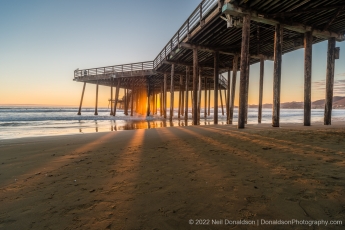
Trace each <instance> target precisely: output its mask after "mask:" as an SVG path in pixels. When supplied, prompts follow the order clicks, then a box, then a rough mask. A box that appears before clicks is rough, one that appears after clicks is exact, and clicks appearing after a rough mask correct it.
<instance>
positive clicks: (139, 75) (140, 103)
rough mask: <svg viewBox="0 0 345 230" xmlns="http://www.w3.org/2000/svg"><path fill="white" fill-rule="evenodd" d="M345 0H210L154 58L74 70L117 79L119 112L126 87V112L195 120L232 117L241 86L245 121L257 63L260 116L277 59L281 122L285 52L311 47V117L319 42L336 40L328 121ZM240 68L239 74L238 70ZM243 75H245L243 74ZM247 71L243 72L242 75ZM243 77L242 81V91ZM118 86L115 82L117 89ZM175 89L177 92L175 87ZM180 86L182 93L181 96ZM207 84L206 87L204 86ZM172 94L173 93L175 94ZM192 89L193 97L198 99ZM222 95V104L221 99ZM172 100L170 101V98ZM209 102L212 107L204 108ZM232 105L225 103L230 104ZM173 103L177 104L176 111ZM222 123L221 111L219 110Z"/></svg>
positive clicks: (86, 78)
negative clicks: (269, 66)
mask: <svg viewBox="0 0 345 230" xmlns="http://www.w3.org/2000/svg"><path fill="white" fill-rule="evenodd" d="M344 12H345V3H344V1H343V0H330V1H324V0H313V1H307V0H281V1H274V0H226V1H220V0H218V1H217V0H203V1H202V2H201V3H200V4H199V5H198V7H197V8H196V9H195V10H194V11H193V12H192V14H191V15H190V16H189V17H188V19H187V20H186V21H185V22H184V24H183V25H182V26H181V27H180V28H179V30H178V31H177V32H176V33H175V35H174V36H173V37H172V38H171V39H170V40H169V41H168V43H167V44H166V46H165V47H164V48H163V49H162V51H161V52H160V53H159V54H158V55H157V57H156V58H155V59H154V60H153V61H148V62H139V63H130V64H123V65H114V66H107V67H99V68H91V69H83V70H76V71H74V81H78V82H84V87H83V92H82V97H81V102H80V107H79V111H78V114H81V106H82V101H83V95H84V91H85V85H86V83H90V84H96V105H95V115H97V104H98V86H99V85H103V86H109V87H110V89H111V90H110V94H111V99H110V100H111V102H112V103H111V104H112V106H111V115H113V116H115V115H116V108H117V104H118V102H119V90H120V89H123V90H124V92H125V93H124V98H123V99H122V100H123V105H124V110H125V114H127V115H131V116H133V114H134V113H140V114H146V115H150V114H160V115H161V116H164V117H165V118H169V119H170V120H172V119H173V106H174V101H175V100H178V115H177V116H178V118H184V119H188V108H189V107H192V118H193V124H195V125H196V124H198V121H199V119H200V117H206V116H209V115H210V105H211V103H210V99H211V91H212V94H213V95H212V98H213V100H214V101H213V105H214V111H218V109H219V107H221V108H222V110H223V113H224V110H225V113H226V115H227V122H228V123H229V124H232V122H233V113H234V111H233V110H234V98H235V94H236V93H238V94H239V110H238V111H239V114H238V128H244V127H245V124H246V122H247V111H248V91H249V71H250V65H251V64H254V63H260V83H259V86H255V87H259V95H258V101H259V105H258V111H259V112H258V123H261V117H262V98H263V82H264V78H263V77H264V62H265V60H268V61H273V62H274V72H273V107H272V110H273V112H272V126H274V127H279V121H280V88H281V68H282V55H283V54H284V53H288V52H291V51H294V50H297V49H300V48H304V52H305V54H304V76H301V77H303V78H304V125H306V126H309V125H310V120H311V117H310V116H311V77H312V72H311V69H312V45H313V44H315V43H319V42H322V41H326V40H327V41H328V51H327V72H326V73H325V79H326V96H325V114H324V124H325V125H330V124H331V112H332V99H333V81H334V66H335V60H336V59H339V48H337V47H335V42H336V41H344V39H345V37H344V33H345V14H344ZM238 72H239V74H238ZM238 76H239V77H238ZM238 78H239V79H238ZM236 81H239V82H240V89H239V92H235V85H236ZM113 88H114V90H113ZM168 92H170V94H168ZM174 92H178V98H174V95H175V93H174ZM202 92H203V93H202ZM168 95H169V99H168ZM190 97H191V98H192V100H191V101H192V103H191V104H190V103H189V101H190ZM219 98H220V101H221V104H220V105H219V104H218V100H219ZM168 100H169V101H170V102H171V103H170V105H171V106H170V108H167V101H168ZM201 107H204V114H200V111H201V110H200V108H201ZM224 108H225V109H224ZM169 110H170V112H169ZM213 119H214V123H215V124H217V123H218V113H217V112H215V113H214V118H213Z"/></svg>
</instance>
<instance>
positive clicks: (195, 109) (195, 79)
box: [192, 49, 198, 125]
mask: <svg viewBox="0 0 345 230" xmlns="http://www.w3.org/2000/svg"><path fill="white" fill-rule="evenodd" d="M192 107H193V112H192V113H193V125H197V124H198V50H197V49H193V106H192Z"/></svg>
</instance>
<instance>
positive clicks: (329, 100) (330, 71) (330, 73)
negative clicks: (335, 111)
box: [324, 38, 335, 125]
mask: <svg viewBox="0 0 345 230" xmlns="http://www.w3.org/2000/svg"><path fill="white" fill-rule="evenodd" d="M334 53H335V39H334V38H330V39H328V50H327V68H326V98H325V114H324V125H331V123H332V105H333V85H334V62H335V58H334Z"/></svg>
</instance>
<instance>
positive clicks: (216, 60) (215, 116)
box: [213, 52, 219, 125]
mask: <svg viewBox="0 0 345 230" xmlns="http://www.w3.org/2000/svg"><path fill="white" fill-rule="evenodd" d="M213 55H214V81H213V82H214V86H213V93H214V106H213V107H214V108H213V123H214V124H215V125H216V124H218V86H219V68H218V67H219V53H218V52H214V53H213Z"/></svg>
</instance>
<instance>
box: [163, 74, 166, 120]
mask: <svg viewBox="0 0 345 230" xmlns="http://www.w3.org/2000/svg"><path fill="white" fill-rule="evenodd" d="M163 110H164V111H163V113H164V118H167V74H166V73H165V74H164V87H163Z"/></svg>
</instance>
